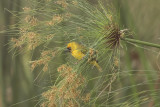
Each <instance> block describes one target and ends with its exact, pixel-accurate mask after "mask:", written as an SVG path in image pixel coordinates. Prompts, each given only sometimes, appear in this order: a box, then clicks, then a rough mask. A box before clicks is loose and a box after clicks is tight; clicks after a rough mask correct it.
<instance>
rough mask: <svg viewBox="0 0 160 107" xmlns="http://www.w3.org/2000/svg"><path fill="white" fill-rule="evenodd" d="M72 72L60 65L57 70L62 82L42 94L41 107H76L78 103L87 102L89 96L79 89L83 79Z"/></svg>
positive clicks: (65, 66)
mask: <svg viewBox="0 0 160 107" xmlns="http://www.w3.org/2000/svg"><path fill="white" fill-rule="evenodd" d="M73 71H74V70H73V69H72V68H71V67H69V66H68V65H61V66H60V67H59V68H58V72H59V75H60V77H61V78H63V80H61V81H60V82H59V83H58V84H56V85H55V86H52V87H51V89H49V90H48V91H47V92H44V93H43V94H42V96H43V97H44V102H43V103H42V104H41V106H42V107H57V106H61V107H78V106H79V105H80V102H83V103H87V102H89V100H90V94H89V93H86V94H83V91H82V90H81V88H80V87H83V85H84V83H85V78H84V77H83V76H82V75H80V74H77V73H76V72H73Z"/></svg>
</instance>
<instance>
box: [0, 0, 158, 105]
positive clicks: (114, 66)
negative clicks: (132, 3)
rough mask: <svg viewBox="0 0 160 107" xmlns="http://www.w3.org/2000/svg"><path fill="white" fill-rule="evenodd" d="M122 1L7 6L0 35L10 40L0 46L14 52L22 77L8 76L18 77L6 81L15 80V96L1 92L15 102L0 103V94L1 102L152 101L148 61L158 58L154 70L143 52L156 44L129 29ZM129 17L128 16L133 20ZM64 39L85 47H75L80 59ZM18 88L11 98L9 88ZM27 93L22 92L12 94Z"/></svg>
mask: <svg viewBox="0 0 160 107" xmlns="http://www.w3.org/2000/svg"><path fill="white" fill-rule="evenodd" d="M125 3H127V2H126V1H125V2H117V1H114V2H110V1H108V0H97V1H96V0H95V1H90V0H88V1H87V0H39V1H37V0H32V1H30V0H26V1H25V4H27V5H26V6H25V7H23V8H22V10H20V9H19V10H15V11H14V10H12V9H9V10H7V11H8V12H10V13H11V14H12V15H14V17H16V18H17V20H16V21H15V22H14V23H15V24H12V25H9V27H8V28H7V30H6V31H4V32H3V31H2V33H3V34H7V35H9V36H10V42H8V39H7V43H5V44H7V46H10V48H8V49H9V52H10V53H12V55H11V57H14V59H15V58H19V57H20V58H21V59H20V61H21V62H19V63H20V64H21V65H20V67H18V65H17V64H15V65H14V64H13V63H11V62H10V64H11V65H12V64H13V65H12V66H13V67H14V68H15V69H14V73H13V74H14V75H18V74H21V73H23V74H22V75H19V76H18V78H20V79H19V80H22V81H21V82H20V81H18V78H17V76H15V78H13V80H16V79H17V81H14V82H13V83H14V84H13V86H14V85H15V84H17V82H18V83H20V84H21V85H22V86H21V85H20V86H18V87H16V88H15V90H14V88H12V89H11V90H12V91H13V92H12V93H13V96H14V97H7V96H6V95H5V97H6V98H17V99H16V101H12V100H13V99H11V101H12V102H13V103H11V105H10V103H8V104H7V100H6V101H5V102H3V101H4V100H5V97H4V98H3V97H1V98H2V99H4V100H2V102H3V103H4V104H3V103H2V104H1V105H2V106H21V105H23V106H29V105H31V106H42V107H59V106H60V107H81V106H86V107H88V106H89V107H90V106H91V107H92V106H93V107H97V106H109V107H117V106H118V107H119V106H126V107H128V106H138V107H141V106H146V105H149V106H158V105H159V102H158V101H159V94H158V93H159V86H158V82H159V77H157V75H159V73H158V72H156V71H158V70H159V66H158V60H156V61H155V60H153V61H152V63H153V64H154V65H155V63H156V64H157V66H156V67H155V69H154V66H152V65H151V61H150V60H149V59H147V57H146V56H145V52H144V50H145V51H146V50H149V54H154V55H157V57H159V55H158V51H157V50H156V49H155V48H160V45H159V44H155V43H150V42H145V40H144V39H141V38H138V36H136V34H135V33H133V30H131V29H133V27H132V26H129V25H127V24H128V23H127V20H125V21H126V22H125V21H124V20H123V19H124V18H123V17H124V16H125V15H124V14H125V13H124V10H121V9H124V8H120V7H119V4H122V5H124V4H125ZM128 5H129V3H128ZM116 8H117V9H116ZM119 8H120V10H119ZM10 10H12V11H10ZM128 17H129V16H128ZM128 20H130V22H131V21H133V20H134V18H130V17H129V18H128ZM137 29H138V27H137ZM13 36H14V37H13ZM139 39H140V40H139ZM143 40H144V41H143ZM71 42H76V43H79V44H81V46H82V47H84V50H79V51H81V52H83V51H85V56H84V57H83V58H82V59H81V60H77V59H76V58H74V57H73V56H72V54H71V53H70V52H66V50H67V44H68V43H71ZM148 46H149V47H148ZM134 47H136V48H134ZM152 47H153V49H152ZM133 48H134V50H133ZM5 49H6V48H5ZM16 60H17V59H16ZM16 60H15V61H16ZM92 60H94V61H96V62H97V63H98V64H99V66H100V67H101V68H102V72H99V71H98V69H96V67H95V66H94V64H91V61H92ZM8 63H9V62H6V65H7V64H8ZM11 68H12V67H11ZM3 70H4V69H3ZM3 70H2V71H3ZM25 70H26V71H25ZM29 71H33V72H29ZM2 73H3V72H2ZM13 74H10V75H13ZM33 75H34V76H33ZM6 77H7V76H6ZM13 77H14V76H13ZM2 80H3V78H2ZM9 83H11V82H9ZM5 85H6V84H5V82H2V88H1V90H0V91H1V92H4V93H7V92H5V91H4V90H5V89H9V88H7V87H5ZM18 85H19V84H18ZM20 87H23V90H24V92H22V93H21V94H19V93H18V94H19V96H18V95H17V93H15V92H18V91H17V90H19V89H20ZM24 93H25V94H24ZM28 93H29V94H28ZM32 93H33V94H32ZM14 94H15V95H14ZM27 94H28V97H29V98H25V99H24V100H19V99H20V98H22V97H21V96H22V95H24V96H26V95H27ZM0 95H1V94H0ZM1 96H2V95H1ZM16 96H17V97H16ZM18 98H19V99H18ZM24 103H27V105H24Z"/></svg>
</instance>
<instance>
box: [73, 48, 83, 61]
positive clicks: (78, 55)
mask: <svg viewBox="0 0 160 107" xmlns="http://www.w3.org/2000/svg"><path fill="white" fill-rule="evenodd" d="M72 56H73V57H75V58H76V59H78V60H81V59H82V58H83V57H84V56H85V55H84V54H83V53H82V52H81V51H79V50H75V51H73V52H72Z"/></svg>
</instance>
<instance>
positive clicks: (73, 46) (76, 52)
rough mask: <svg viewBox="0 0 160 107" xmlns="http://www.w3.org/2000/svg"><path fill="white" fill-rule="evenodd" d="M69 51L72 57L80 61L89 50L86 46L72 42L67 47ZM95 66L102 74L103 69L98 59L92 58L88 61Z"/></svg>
mask: <svg viewBox="0 0 160 107" xmlns="http://www.w3.org/2000/svg"><path fill="white" fill-rule="evenodd" d="M67 49H68V51H69V52H70V53H71V55H72V56H73V57H74V58H76V59H78V60H81V59H82V58H83V57H84V56H85V55H86V53H87V50H86V48H85V47H84V46H82V45H80V44H78V43H76V42H70V43H68V45H67ZM88 61H89V62H90V63H91V64H92V65H93V66H95V67H96V68H97V69H98V71H100V72H102V68H101V67H100V66H99V64H98V62H97V60H96V58H92V56H91V58H90V59H89V60H88Z"/></svg>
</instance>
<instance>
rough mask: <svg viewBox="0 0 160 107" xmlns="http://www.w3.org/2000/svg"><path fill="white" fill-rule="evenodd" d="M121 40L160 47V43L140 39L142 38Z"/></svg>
mask: <svg viewBox="0 0 160 107" xmlns="http://www.w3.org/2000/svg"><path fill="white" fill-rule="evenodd" d="M121 40H124V41H128V42H132V43H137V44H141V45H146V46H150V47H155V48H160V45H159V44H154V43H150V42H145V41H140V40H136V39H130V38H122V39H121Z"/></svg>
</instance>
